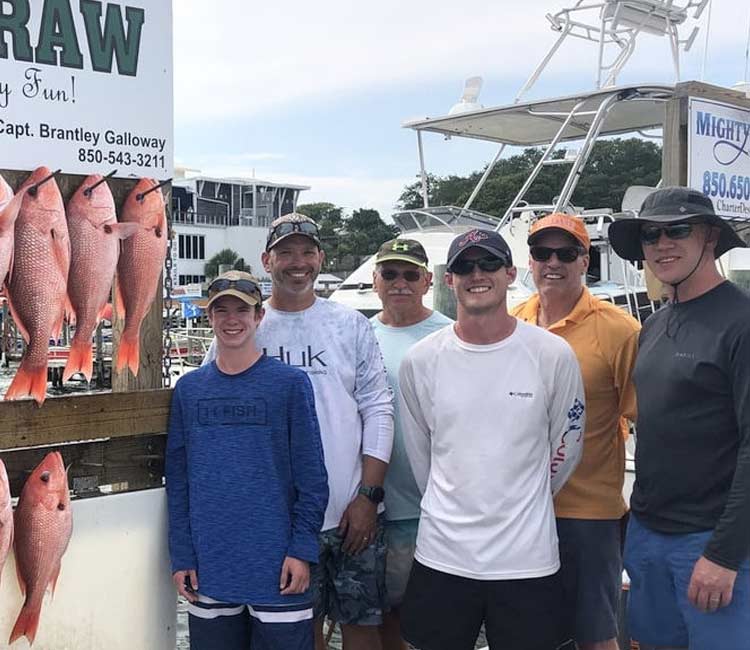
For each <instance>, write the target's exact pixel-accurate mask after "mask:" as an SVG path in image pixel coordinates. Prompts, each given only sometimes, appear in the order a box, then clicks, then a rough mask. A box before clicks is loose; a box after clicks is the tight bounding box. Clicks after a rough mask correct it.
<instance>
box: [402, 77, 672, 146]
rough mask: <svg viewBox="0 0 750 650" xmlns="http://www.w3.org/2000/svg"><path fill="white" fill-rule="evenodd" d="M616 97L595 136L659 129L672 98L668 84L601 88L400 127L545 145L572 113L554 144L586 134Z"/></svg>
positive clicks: (579, 137)
mask: <svg viewBox="0 0 750 650" xmlns="http://www.w3.org/2000/svg"><path fill="white" fill-rule="evenodd" d="M613 94H616V95H618V101H615V102H614V105H613V106H612V107H611V109H610V110H609V112H608V114H607V118H606V120H604V124H603V125H602V128H601V131H600V133H599V136H608V135H621V134H625V133H633V132H639V131H647V130H649V129H655V128H659V129H660V128H661V127H662V124H663V123H664V102H665V101H666V100H668V99H670V98H671V97H672V96H673V94H674V86H671V85H643V86H622V87H617V88H604V89H601V90H596V91H593V92H591V91H590V92H586V93H580V94H577V95H569V96H566V97H559V98H556V99H545V100H537V101H524V102H519V103H517V104H510V105H508V106H497V107H494V108H484V109H480V110H474V111H468V112H465V113H459V114H456V115H448V116H444V117H434V118H426V119H423V120H414V121H409V122H405V123H404V124H403V127H404V128H409V129H414V130H415V131H418V132H421V131H430V132H434V133H440V134H442V135H444V136H449V137H450V136H460V137H463V138H474V139H478V140H487V141H491V142H497V143H501V144H506V145H515V146H521V147H531V146H538V145H543V144H547V143H549V142H551V141H552V140H553V138H555V136H556V134H557V132H558V131H559V129H560V126H561V125H562V124H563V122H565V120H566V118H567V117H568V116H569V115H570V113H571V112H573V111H575V115H574V116H573V118H572V119H571V120H570V122H569V124H568V125H567V126H566V127H565V129H564V131H563V133H562V137H561V138H560V140H559V141H562V142H569V141H574V140H581V139H583V138H585V137H586V136H587V134H588V133H589V129H590V127H591V123H592V121H593V120H594V118H595V116H596V114H597V111H598V109H599V107H600V106H601V105H602V104H603V103H604V102H605V101H606V100H608V99H609V98H611V97H612V95H613Z"/></svg>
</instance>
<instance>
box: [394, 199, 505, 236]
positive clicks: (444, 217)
mask: <svg viewBox="0 0 750 650" xmlns="http://www.w3.org/2000/svg"><path fill="white" fill-rule="evenodd" d="M392 216H393V221H394V222H395V224H396V225H397V226H398V228H399V230H401V232H404V233H405V232H411V231H414V230H427V229H428V228H445V227H446V226H447V227H448V228H450V229H451V230H452V229H453V228H454V227H455V226H469V227H471V228H488V229H491V230H494V229H495V228H496V227H497V224H498V223H500V219H498V218H497V217H493V216H492V215H489V214H484V213H482V212H477V211H476V210H467V209H464V208H457V207H456V206H453V205H441V206H436V207H434V208H415V209H413V210H401V211H400V212H396V213H394V214H393V215H392Z"/></svg>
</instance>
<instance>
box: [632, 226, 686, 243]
mask: <svg viewBox="0 0 750 650" xmlns="http://www.w3.org/2000/svg"><path fill="white" fill-rule="evenodd" d="M694 225H696V224H694V223H689V222H684V223H673V224H670V225H668V226H642V227H641V233H640V236H641V242H642V243H644V244H646V246H653V245H654V244H656V243H657V242H658V241H659V240H660V239H661V236H662V233H664V234H665V235H666V236H667V238H668V239H687V238H688V237H690V234H691V233H692V232H693V226H694Z"/></svg>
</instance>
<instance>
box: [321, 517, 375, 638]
mask: <svg viewBox="0 0 750 650" xmlns="http://www.w3.org/2000/svg"><path fill="white" fill-rule="evenodd" d="M318 541H319V543H320V561H319V562H318V564H313V565H311V566H310V569H311V575H310V587H311V594H312V598H313V603H314V605H315V617H316V618H320V617H322V616H328V618H330V619H331V620H333V621H336V622H337V623H341V624H343V625H380V623H382V621H383V605H384V601H385V541H384V539H383V527H382V522H380V525H379V526H378V533H377V535H376V536H375V540H373V542H371V543H370V545H369V546H368V547H367V548H366V549H365V550H364V551H362V552H361V553H360V554H359V555H349V554H348V553H344V551H343V550H342V549H341V543H342V542H343V538H342V537H341V535H340V534H339V532H338V529H336V528H333V529H331V530H325V531H323V532H322V533H320V536H319V537H318Z"/></svg>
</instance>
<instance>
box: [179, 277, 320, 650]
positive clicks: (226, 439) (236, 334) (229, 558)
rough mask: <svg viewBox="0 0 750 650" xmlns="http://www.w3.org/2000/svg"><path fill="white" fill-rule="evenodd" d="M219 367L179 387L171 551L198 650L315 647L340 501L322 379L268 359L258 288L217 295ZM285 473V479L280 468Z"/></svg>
mask: <svg viewBox="0 0 750 650" xmlns="http://www.w3.org/2000/svg"><path fill="white" fill-rule="evenodd" d="M206 309H207V311H208V317H209V321H210V323H211V326H212V327H213V330H214V334H215V336H216V348H217V356H216V361H215V363H210V364H208V365H205V366H203V367H202V368H199V369H198V370H196V371H195V372H192V373H190V374H188V375H185V376H184V377H182V378H181V379H180V380H179V381H178V382H177V385H176V386H175V390H174V395H173V396H172V405H171V412H170V418H169V435H168V439H167V451H166V479H167V482H166V486H167V496H168V505H169V550H170V555H171V561H172V571H173V579H174V583H175V586H176V588H177V591H178V592H179V593H180V594H181V595H183V596H184V597H185V598H186V599H187V600H188V617H189V625H190V647H191V648H192V649H193V650H214V649H215V648H249V647H250V646H251V643H250V640H251V638H252V645H253V647H255V645H256V641H257V642H258V644H259V645H261V646H264V647H269V648H271V647H284V648H295V649H297V650H312V649H313V644H314V641H313V602H312V597H311V595H310V591H309V589H308V586H309V583H310V563H314V562H317V560H318V532H319V530H320V526H321V524H322V523H323V513H324V512H325V508H326V503H327V500H328V484H327V476H326V470H325V465H324V463H323V447H322V444H321V440H320V430H319V428H318V421H317V417H316V415H315V401H314V397H313V390H312V386H311V385H310V380H309V379H308V378H307V376H306V375H305V373H303V372H302V371H301V370H299V369H297V368H292V367H290V366H288V365H286V364H283V363H280V362H279V361H277V360H276V359H271V358H269V357H266V356H263V355H262V354H261V352H260V350H259V349H258V347H257V346H256V344H255V333H256V330H257V327H258V325H259V324H260V322H261V320H262V318H263V313H264V312H263V307H262V299H261V293H260V288H259V286H258V281H257V280H256V279H255V278H254V277H253V276H251V275H250V274H248V273H244V272H242V271H229V272H227V273H224V274H222V275H220V276H219V277H217V278H216V279H215V280H214V281H213V282H212V283H211V284H210V285H209V288H208V305H207V307H206ZM272 469H273V471H271V470H272Z"/></svg>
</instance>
